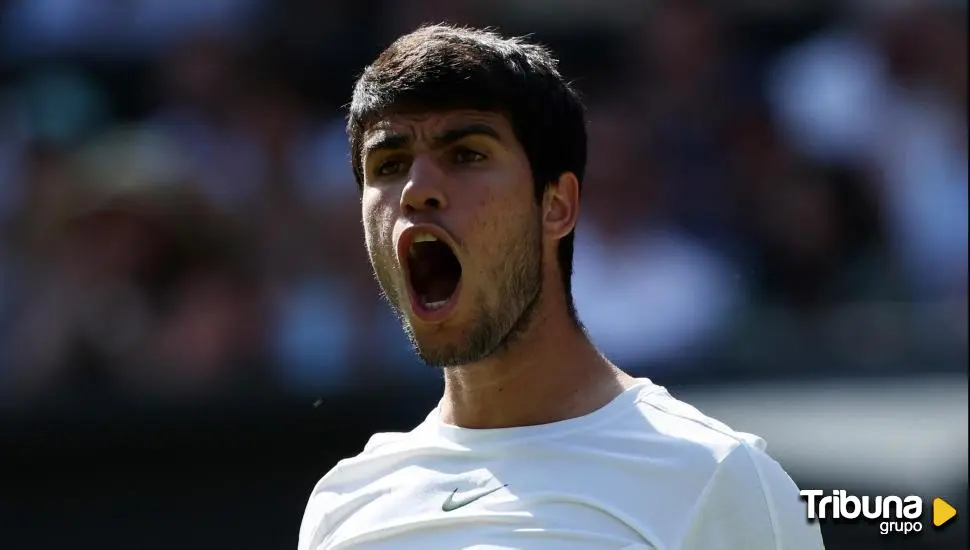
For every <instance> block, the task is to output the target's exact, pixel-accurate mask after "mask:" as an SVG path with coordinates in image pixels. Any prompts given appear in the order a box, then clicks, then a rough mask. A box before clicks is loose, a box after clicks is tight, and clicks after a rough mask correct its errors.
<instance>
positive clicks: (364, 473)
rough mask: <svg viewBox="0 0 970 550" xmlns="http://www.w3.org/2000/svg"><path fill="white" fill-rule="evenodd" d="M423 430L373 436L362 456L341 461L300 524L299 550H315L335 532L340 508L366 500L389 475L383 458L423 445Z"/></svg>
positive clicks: (322, 481)
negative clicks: (361, 499)
mask: <svg viewBox="0 0 970 550" xmlns="http://www.w3.org/2000/svg"><path fill="white" fill-rule="evenodd" d="M420 429H421V427H420V426H419V427H418V428H415V429H414V430H412V431H410V432H381V433H376V434H374V435H372V436H371V437H370V439H368V441H367V443H366V444H365V445H364V448H363V449H362V450H361V452H360V453H358V454H357V455H355V456H352V457H349V458H345V459H343V460H341V461H340V462H338V463H337V464H336V465H334V466H333V468H331V469H330V471H328V472H327V473H326V474H325V475H324V476H323V477H322V478H321V479H320V480H319V481H317V483H316V485H314V487H313V490H312V491H311V492H310V497H309V500H308V501H307V505H306V509H305V511H304V513H303V520H302V522H301V524H300V533H299V550H306V549H309V548H313V547H314V546H315V545H316V544H317V543H318V542H319V540H320V539H321V537H323V536H324V535H325V534H326V533H327V532H328V531H329V530H330V529H331V528H332V524H333V523H334V522H335V521H336V519H337V518H336V517H335V513H336V512H337V511H338V509H340V507H341V506H343V505H344V504H346V503H347V502H348V501H353V500H355V499H357V498H360V497H361V496H366V494H367V492H368V491H369V490H370V489H371V487H370V484H371V482H373V481H374V480H376V479H379V478H380V477H381V476H382V475H383V474H385V473H386V471H384V470H385V468H384V466H385V465H384V460H383V459H384V458H386V457H387V456H388V455H390V454H396V453H399V452H401V451H402V450H405V449H407V448H409V447H412V446H416V445H420V443H419V442H420V440H421V437H422V436H421V431H420Z"/></svg>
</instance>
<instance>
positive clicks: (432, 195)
mask: <svg viewBox="0 0 970 550" xmlns="http://www.w3.org/2000/svg"><path fill="white" fill-rule="evenodd" d="M444 179H445V178H444V174H443V173H442V171H441V169H440V168H439V167H438V166H437V164H436V163H435V162H434V160H433V159H431V158H428V157H427V156H424V155H422V156H418V157H416V158H415V159H414V160H413V161H412V162H411V170H410V173H409V174H408V183H407V185H405V186H404V191H403V192H402V193H401V212H403V213H404V214H413V213H415V212H418V211H421V210H442V209H445V208H447V207H448V198H447V195H446V194H445V190H444V183H445V181H444Z"/></svg>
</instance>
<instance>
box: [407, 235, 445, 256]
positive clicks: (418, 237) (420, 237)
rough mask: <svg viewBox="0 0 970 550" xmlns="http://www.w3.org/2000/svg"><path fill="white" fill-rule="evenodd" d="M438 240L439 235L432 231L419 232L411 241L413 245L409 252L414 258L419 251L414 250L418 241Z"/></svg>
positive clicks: (430, 241) (429, 241)
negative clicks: (431, 232)
mask: <svg viewBox="0 0 970 550" xmlns="http://www.w3.org/2000/svg"><path fill="white" fill-rule="evenodd" d="M437 240H438V237H435V236H434V235H432V234H430V233H419V234H418V235H416V236H415V237H414V240H413V241H411V247H410V248H409V249H408V252H409V253H410V254H411V257H412V258H413V257H414V256H415V255H416V254H417V252H415V250H414V245H416V244H418V243H432V242H435V241H437Z"/></svg>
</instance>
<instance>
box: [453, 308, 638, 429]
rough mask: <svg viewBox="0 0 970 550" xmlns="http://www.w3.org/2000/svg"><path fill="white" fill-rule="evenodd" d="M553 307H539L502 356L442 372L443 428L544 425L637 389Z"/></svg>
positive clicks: (573, 323)
mask: <svg viewBox="0 0 970 550" xmlns="http://www.w3.org/2000/svg"><path fill="white" fill-rule="evenodd" d="M551 305H552V304H548V303H547V304H542V303H540V304H539V307H537V308H536V310H535V313H534V316H533V318H532V320H531V322H530V323H529V326H528V327H527V328H525V330H524V331H523V332H522V333H521V334H520V335H519V336H518V338H516V340H515V342H514V343H513V344H511V345H510V346H509V347H507V348H505V349H503V350H502V351H501V352H499V353H496V354H494V355H493V356H491V357H489V358H487V359H485V360H483V361H480V362H478V363H474V364H469V365H463V366H460V367H452V368H449V369H446V370H445V392H444V397H443V399H442V400H441V406H440V414H441V420H442V421H443V422H445V423H448V424H452V425H455V426H461V427H464V428H477V429H484V428H508V427H514V426H532V425H539V424H548V423H551V422H557V421H560V420H566V419H569V418H575V417H577V416H582V415H585V414H588V413H590V412H593V411H595V410H596V409H598V408H600V407H602V406H603V405H605V404H606V403H608V402H609V401H610V400H612V399H613V398H614V397H616V396H617V395H619V394H620V393H622V392H623V390H624V389H626V388H628V387H630V386H631V385H632V384H633V383H634V379H633V378H632V377H630V376H629V375H627V374H625V373H623V372H622V371H620V370H619V369H617V368H616V367H615V366H614V365H613V364H612V363H610V362H609V361H608V360H607V359H606V358H605V357H604V356H603V355H602V354H601V353H600V352H599V351H598V350H597V349H596V347H595V346H594V345H593V343H592V342H590V340H589V338H588V337H587V336H586V334H585V333H584V331H583V330H582V329H581V328H579V327H578V326H576V323H575V322H573V320H572V319H571V318H570V317H569V316H568V315H566V314H565V311H566V309H565V303H564V300H563V303H562V304H561V307H550V306H551ZM557 305H558V304H557ZM550 309H554V310H556V311H557V313H555V314H552V313H551V312H549V310H550Z"/></svg>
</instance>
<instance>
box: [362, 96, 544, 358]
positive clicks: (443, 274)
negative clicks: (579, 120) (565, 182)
mask: <svg viewBox="0 0 970 550" xmlns="http://www.w3.org/2000/svg"><path fill="white" fill-rule="evenodd" d="M362 149H363V151H362V156H363V158H362V165H363V173H364V181H363V192H362V201H361V208H362V216H363V223H364V234H365V237H366V242H367V252H368V254H369V255H370V260H371V264H372V265H373V268H374V273H375V274H376V276H377V280H378V282H379V283H380V285H381V289H382V290H383V292H384V295H385V296H386V298H387V299H388V301H389V302H390V303H391V305H392V306H393V307H394V309H395V310H397V312H398V313H399V315H400V317H401V320H402V322H403V324H404V328H405V330H406V331H407V332H408V335H409V336H410V338H411V341H412V343H413V344H414V346H415V349H416V351H417V352H418V354H419V355H420V356H421V358H422V359H423V360H424V361H425V362H426V363H428V364H429V365H433V366H453V365H461V364H467V363H471V362H475V361H478V360H480V359H483V358H485V357H487V356H489V355H490V354H491V353H493V352H494V351H495V350H496V349H498V348H499V347H500V346H501V345H502V344H503V343H505V341H506V338H507V337H508V335H509V334H510V333H511V332H514V329H516V328H518V327H519V326H520V319H524V318H526V317H527V316H528V313H529V312H530V311H531V306H532V305H533V304H534V303H535V302H536V301H537V299H538V296H539V292H540V288H541V265H542V249H543V247H542V228H541V224H540V216H539V213H540V208H539V205H537V204H536V201H535V198H534V191H533V182H532V173H531V170H530V167H529V162H528V159H527V158H526V155H525V152H524V151H523V149H522V147H521V145H520V144H519V142H518V141H517V140H516V139H515V136H514V134H513V132H512V128H511V126H510V125H509V122H508V120H507V119H506V118H505V117H504V116H502V115H498V114H494V113H486V112H480V111H448V112H443V113H427V114H419V115H403V114H402V115H394V116H389V117H388V118H386V119H384V120H382V121H380V122H379V123H377V124H376V125H374V126H372V127H371V128H369V129H368V130H367V132H365V134H364V136H363V148H362Z"/></svg>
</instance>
